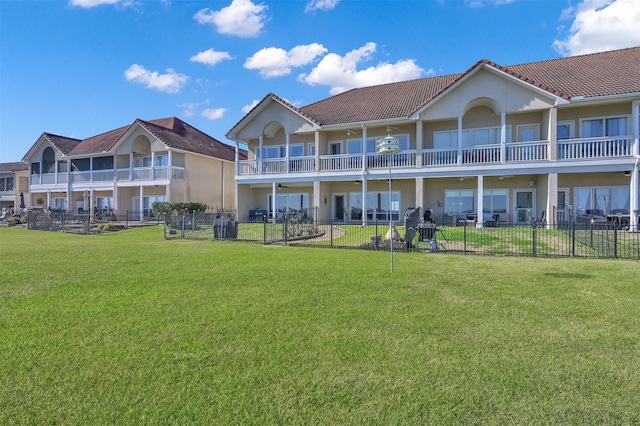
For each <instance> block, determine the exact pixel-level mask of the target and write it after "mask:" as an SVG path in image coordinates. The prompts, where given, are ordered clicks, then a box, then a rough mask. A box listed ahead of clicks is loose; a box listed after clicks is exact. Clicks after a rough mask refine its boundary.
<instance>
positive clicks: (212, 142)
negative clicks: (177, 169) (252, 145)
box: [136, 117, 246, 162]
mask: <svg viewBox="0 0 640 426" xmlns="http://www.w3.org/2000/svg"><path fill="white" fill-rule="evenodd" d="M136 122H137V123H138V124H140V126H142V127H143V128H145V129H146V130H147V131H148V132H149V133H151V134H152V135H153V136H155V137H156V138H157V139H158V140H159V141H161V142H162V143H164V144H165V145H167V146H168V147H170V148H174V149H179V150H183V151H189V152H194V153H197V154H202V155H206V156H208V157H215V158H220V159H222V160H227V161H231V162H234V161H235V155H236V154H235V147H232V146H231V145H227V144H225V143H222V142H220V141H219V140H217V139H215V138H213V137H211V136H209V135H207V134H206V133H204V132H202V131H200V130H198V129H196V128H195V127H193V126H191V125H189V124H187V123H185V122H184V121H182V120H180V119H178V118H176V117H171V118H165V119H161V120H152V121H144V120H136ZM240 159H243V160H244V159H246V152H245V151H244V150H240Z"/></svg>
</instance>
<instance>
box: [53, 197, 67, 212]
mask: <svg viewBox="0 0 640 426" xmlns="http://www.w3.org/2000/svg"><path fill="white" fill-rule="evenodd" d="M53 208H54V209H61V210H66V208H67V199H66V198H64V197H56V198H54V199H53Z"/></svg>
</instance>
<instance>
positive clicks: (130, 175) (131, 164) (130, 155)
mask: <svg viewBox="0 0 640 426" xmlns="http://www.w3.org/2000/svg"><path fill="white" fill-rule="evenodd" d="M134 164H135V162H134V158H133V152H131V153H129V181H132V180H133V166H134Z"/></svg>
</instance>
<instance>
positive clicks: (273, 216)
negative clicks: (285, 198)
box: [271, 182, 277, 223]
mask: <svg viewBox="0 0 640 426" xmlns="http://www.w3.org/2000/svg"><path fill="white" fill-rule="evenodd" d="M271 219H273V223H275V222H276V219H277V212H276V183H275V182H273V183H272V184H271Z"/></svg>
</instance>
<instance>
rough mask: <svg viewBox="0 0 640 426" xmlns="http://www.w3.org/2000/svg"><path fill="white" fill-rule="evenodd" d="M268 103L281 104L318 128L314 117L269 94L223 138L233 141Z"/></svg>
mask: <svg viewBox="0 0 640 426" xmlns="http://www.w3.org/2000/svg"><path fill="white" fill-rule="evenodd" d="M269 101H272V102H277V103H279V104H281V105H282V106H284V107H285V108H287V109H289V110H291V111H292V112H293V113H295V114H298V115H300V116H301V117H302V118H304V119H305V120H308V121H309V122H310V123H312V124H313V125H314V126H315V127H318V126H319V125H320V123H319V122H318V121H317V120H316V118H315V117H312V116H310V115H308V114H306V113H305V112H304V111H303V110H301V109H300V108H297V107H295V106H293V105H291V104H290V103H289V102H287V101H285V100H284V99H282V98H281V97H280V96H278V95H276V94H274V93H272V92H269V93H267V94H266V95H265V96H264V97H263V98H262V99H261V100H260V102H258V103H257V104H256V105H255V106H254V107H253V108H251V110H250V111H249V112H248V113H246V114H245V115H244V116H243V117H242V118H241V119H240V120H238V122H237V123H236V124H234V125H233V127H232V128H231V129H230V130H229V131H228V132H227V133H226V134H225V136H226V137H227V138H229V139H231V140H234V139H235V137H236V136H235V135H236V134H237V133H238V132H239V131H240V130H241V129H242V128H243V127H244V124H245V123H247V122H249V121H251V117H252V116H254V115H256V114H258V113H259V112H260V111H261V110H262V109H264V108H265V107H266V106H267V104H268V102H269Z"/></svg>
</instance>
